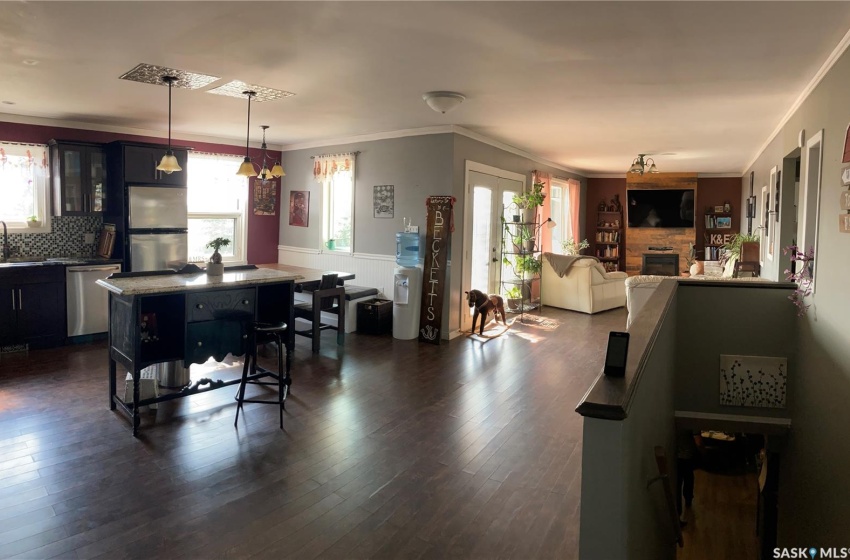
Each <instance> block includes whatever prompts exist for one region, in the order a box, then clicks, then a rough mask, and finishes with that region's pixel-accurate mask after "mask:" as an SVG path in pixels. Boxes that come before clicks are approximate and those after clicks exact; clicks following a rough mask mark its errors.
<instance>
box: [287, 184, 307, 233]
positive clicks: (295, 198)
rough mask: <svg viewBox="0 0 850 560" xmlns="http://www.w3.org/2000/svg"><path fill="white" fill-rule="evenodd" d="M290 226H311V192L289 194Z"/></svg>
mask: <svg viewBox="0 0 850 560" xmlns="http://www.w3.org/2000/svg"><path fill="white" fill-rule="evenodd" d="M289 225H291V226H299V227H308V226H309V225H310V191H290V192H289Z"/></svg>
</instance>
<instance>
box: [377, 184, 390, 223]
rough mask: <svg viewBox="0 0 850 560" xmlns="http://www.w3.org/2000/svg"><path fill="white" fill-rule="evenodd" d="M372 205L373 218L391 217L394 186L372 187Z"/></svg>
mask: <svg viewBox="0 0 850 560" xmlns="http://www.w3.org/2000/svg"><path fill="white" fill-rule="evenodd" d="M372 205H373V207H374V214H373V216H374V217H375V218H392V217H393V213H394V212H395V186H393V185H375V186H374V187H372Z"/></svg>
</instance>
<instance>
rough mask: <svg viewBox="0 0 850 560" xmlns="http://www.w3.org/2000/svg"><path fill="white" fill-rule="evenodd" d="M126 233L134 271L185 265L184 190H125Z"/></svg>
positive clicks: (132, 188)
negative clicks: (126, 209)
mask: <svg viewBox="0 0 850 560" xmlns="http://www.w3.org/2000/svg"><path fill="white" fill-rule="evenodd" d="M128 191H129V192H128V195H129V196H128V198H129V205H128V213H127V217H126V219H127V223H126V232H127V238H128V245H127V247H128V250H129V255H127V257H126V258H125V262H127V263H128V265H129V267H130V270H131V271H133V272H138V271H143V270H164V269H167V268H173V269H179V268H182V267H183V265H185V264H186V263H187V262H188V259H189V257H188V254H189V241H188V239H189V234H188V232H189V229H188V227H189V219H188V215H187V213H188V210H187V190H186V189H185V188H183V187H148V186H138V185H136V186H131V187H128Z"/></svg>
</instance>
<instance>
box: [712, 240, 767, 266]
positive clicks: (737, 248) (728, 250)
mask: <svg viewBox="0 0 850 560" xmlns="http://www.w3.org/2000/svg"><path fill="white" fill-rule="evenodd" d="M723 249H724V252H723V256H722V257H721V259H720V264H727V263H729V262H731V263H732V266H735V263H736V262H738V261H741V262H758V260H759V235H758V234H757V233H752V234H746V233H737V234H735V235H733V236H732V239H731V240H730V241H729V243H727V244H726V245H724V246H723Z"/></svg>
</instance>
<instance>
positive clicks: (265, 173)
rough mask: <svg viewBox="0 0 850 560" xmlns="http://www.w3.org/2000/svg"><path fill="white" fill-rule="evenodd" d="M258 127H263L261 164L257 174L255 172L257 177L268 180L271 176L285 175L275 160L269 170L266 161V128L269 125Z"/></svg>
mask: <svg viewBox="0 0 850 560" xmlns="http://www.w3.org/2000/svg"><path fill="white" fill-rule="evenodd" d="M260 128H262V129H263V165H262V169H260V172H259V174H257V177H259V178H260V179H262V180H263V181H268V180H269V179H271V178H272V177H283V176H284V175H286V173H284V172H283V167H282V166H281V165H280V162H279V161H275V163H274V165H273V166H272V168H271V171H270V170H269V166H268V164H267V163H266V161H267V154H266V129H267V128H269V125H267V124H261V125H260Z"/></svg>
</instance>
